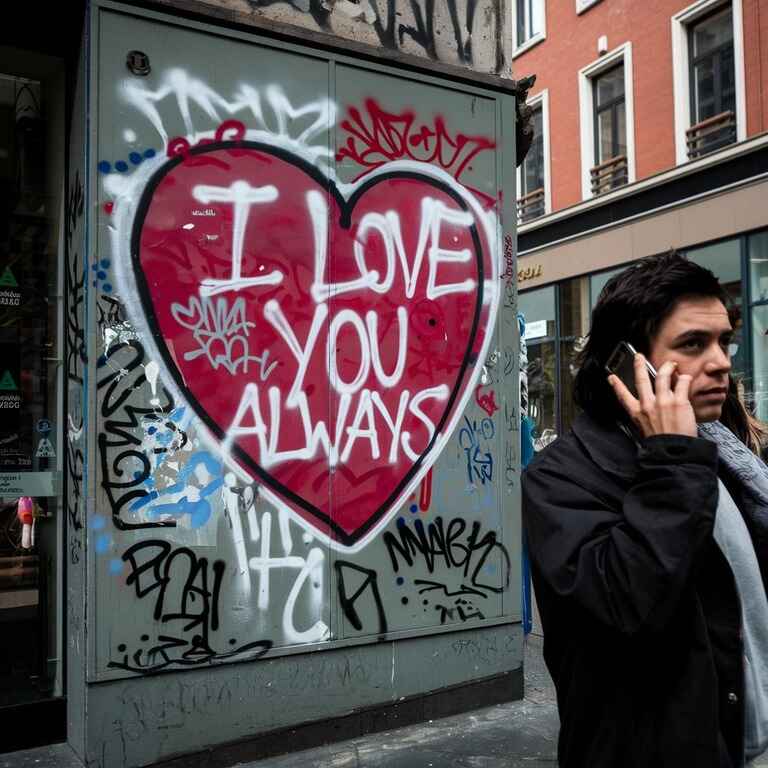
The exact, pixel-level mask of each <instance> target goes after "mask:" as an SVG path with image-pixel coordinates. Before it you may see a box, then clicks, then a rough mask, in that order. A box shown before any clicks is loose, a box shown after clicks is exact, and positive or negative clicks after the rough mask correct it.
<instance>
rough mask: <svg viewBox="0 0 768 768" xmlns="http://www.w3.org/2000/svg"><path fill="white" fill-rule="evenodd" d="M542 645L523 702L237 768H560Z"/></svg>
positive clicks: (531, 645) (529, 665)
mask: <svg viewBox="0 0 768 768" xmlns="http://www.w3.org/2000/svg"><path fill="white" fill-rule="evenodd" d="M541 643H542V638H541V637H539V636H536V635H530V636H529V640H528V643H527V647H526V653H525V687H526V693H525V699H524V700H523V701H518V702H513V703H511V704H502V705H498V706H495V707H488V708H487V709H480V710H475V711H474V712H470V713H467V714H464V715H456V716H454V717H446V718H443V719H441V720H431V721H429V722H428V723H423V724H420V725H413V726H408V727H406V728H400V729H398V730H395V731H385V732H383V733H377V734H374V735H372V736H367V737H364V738H359V739H354V740H352V741H346V742H341V743H339V744H335V745H332V746H328V747H319V748H317V749H309V750H305V751H303V752H296V753H293V754H291V755H284V756H283V757H272V758H269V759H266V760H258V761H256V762H254V763H247V764H241V765H240V767H239V768H310V767H311V768H502V767H503V768H556V767H557V760H556V757H555V755H556V751H557V729H558V719H557V709H556V705H555V692H554V688H553V686H552V681H551V679H550V677H549V675H548V674H547V670H546V668H545V667H544V662H543V660H542V658H541Z"/></svg>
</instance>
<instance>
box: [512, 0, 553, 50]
mask: <svg viewBox="0 0 768 768" xmlns="http://www.w3.org/2000/svg"><path fill="white" fill-rule="evenodd" d="M544 2H545V0H515V3H514V6H513V7H514V9H515V24H514V30H515V39H514V48H515V53H516V54H517V53H522V52H523V51H524V50H527V49H528V48H530V47H531V46H533V45H535V44H536V43H538V42H540V41H541V40H543V39H544V37H545V36H546V23H545V13H544V10H545V9H544Z"/></svg>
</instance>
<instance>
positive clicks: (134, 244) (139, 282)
mask: <svg viewBox="0 0 768 768" xmlns="http://www.w3.org/2000/svg"><path fill="white" fill-rule="evenodd" d="M220 149H234V150H238V149H251V150H254V151H256V152H261V153H264V154H267V155H272V156H273V157H276V158H278V159H280V160H283V161H285V162H287V163H289V164H291V165H293V166H295V167H297V168H299V169H300V170H302V171H304V173H306V174H307V175H308V176H309V177H310V178H311V179H313V180H314V181H315V182H316V183H317V184H318V185H319V186H320V187H321V188H322V189H324V190H326V191H327V192H328V193H329V194H330V195H331V196H332V197H333V198H334V200H336V203H337V205H338V206H339V210H340V211H341V216H340V220H339V226H340V227H341V228H342V229H349V227H350V226H351V224H352V212H353V210H354V208H355V205H356V204H357V202H358V200H359V199H360V198H361V197H362V196H363V195H364V194H365V192H366V191H367V190H368V189H370V188H371V187H373V186H375V185H376V184H379V183H380V182H382V181H386V180H389V179H414V180H417V181H420V182H422V183H424V182H426V183H427V184H430V185H432V186H433V187H435V188H437V189H439V190H440V191H441V192H444V193H445V194H447V195H448V196H449V197H450V198H451V199H452V200H453V201H454V202H456V203H457V204H458V205H459V207H460V208H461V209H462V210H464V211H469V206H468V205H467V203H466V201H465V200H464V199H463V198H462V197H461V195H459V194H458V192H456V191H455V190H454V189H453V188H452V187H450V186H449V185H448V184H445V183H443V182H441V181H439V180H438V179H434V178H432V177H430V176H427V175H426V174H420V173H418V172H415V171H392V172H391V173H382V174H379V175H377V176H375V177H374V178H372V179H370V180H369V181H367V182H365V183H363V184H362V185H361V186H360V187H358V188H357V189H356V190H355V192H354V193H353V194H352V195H351V197H350V198H349V200H346V199H345V198H344V197H343V196H342V195H341V193H340V192H339V190H338V189H337V187H336V184H335V182H334V181H333V180H331V179H329V178H328V177H327V176H325V175H324V174H323V173H322V172H321V171H320V170H319V169H318V168H316V167H315V166H313V165H311V164H310V163H308V162H307V161H305V160H302V159H301V158H299V157H296V156H295V155H294V154H292V153H290V152H288V151H287V150H284V149H281V148H279V147H274V146H272V145H270V144H265V143H262V142H256V141H217V142H210V143H206V144H200V145H197V146H195V147H192V148H191V149H190V150H188V151H186V152H185V153H184V154H183V155H182V154H179V155H176V156H174V157H172V158H169V160H168V162H167V163H165V164H164V165H163V166H162V167H160V168H158V169H157V171H155V173H153V174H152V176H151V177H150V179H149V181H148V182H147V184H146V186H145V187H144V191H143V192H142V195H141V199H140V200H139V204H138V206H137V208H136V214H135V216H134V219H133V225H132V229H131V266H132V268H133V276H134V281H135V284H136V288H137V290H138V293H139V298H140V300H141V304H142V309H143V310H144V317H145V320H146V322H147V325H148V326H149V329H150V331H151V333H152V336H153V338H154V340H155V344H156V345H157V349H158V351H159V352H160V355H161V357H162V358H163V363H164V364H165V369H166V371H167V372H168V373H169V374H170V375H171V376H172V377H173V380H174V383H175V384H176V386H177V387H178V389H179V391H180V392H181V393H182V395H183V396H184V398H185V399H186V401H187V402H188V403H189V404H190V405H191V406H192V408H193V409H194V411H195V413H196V414H197V416H198V417H199V418H200V419H201V420H202V421H203V422H204V423H205V425H206V426H207V427H208V429H209V430H210V431H211V433H212V434H214V435H216V437H217V438H218V439H219V442H220V443H221V442H223V441H224V440H225V439H226V435H225V434H224V430H223V429H222V427H221V426H220V425H219V424H218V423H217V422H216V421H214V420H213V418H212V417H211V416H210V415H209V414H208V412H207V411H206V409H205V408H203V407H202V405H201V403H200V402H198V400H197V398H196V397H195V396H194V395H193V394H192V392H191V391H190V390H189V389H188V387H187V386H186V384H185V383H184V379H183V377H182V376H181V371H180V370H179V368H178V367H177V365H176V363H175V361H174V359H173V357H172V356H171V354H170V350H169V349H168V346H167V345H166V343H165V339H164V337H163V335H162V333H161V332H160V328H159V324H158V322H157V317H156V315H155V307H154V303H153V301H152V296H151V294H150V290H149V285H148V283H147V279H146V276H145V274H144V270H143V269H142V266H141V253H140V250H141V249H140V243H141V231H142V229H143V226H144V220H145V219H146V216H147V211H148V209H149V205H150V203H151V201H152V197H153V196H154V193H155V189H157V186H158V184H160V182H161V181H162V180H163V179H164V178H165V176H167V175H168V173H170V172H171V171H172V170H173V169H174V168H175V167H176V166H177V165H179V164H180V163H182V162H184V159H185V157H188V156H190V155H200V154H204V153H206V152H214V151H217V150H220ZM472 215H473V218H474V213H473V214H472ZM469 230H470V233H471V236H472V244H473V245H474V248H475V258H476V261H477V276H478V281H477V285H478V288H477V301H476V303H475V311H474V313H473V317H472V328H471V330H470V332H469V342H468V344H467V348H466V350H465V352H464V357H463V358H462V361H461V366H460V368H459V374H458V376H457V377H456V384H455V385H454V387H453V389H452V390H451V394H450V395H449V397H448V403H447V405H446V407H445V410H444V411H443V415H442V417H441V418H440V421H439V423H438V424H436V425H435V432H434V434H433V435H432V439H431V440H430V441H429V443H428V444H427V447H426V448H425V449H424V451H423V452H422V453H421V454H420V455H419V458H418V459H417V460H416V461H414V462H413V464H412V465H411V468H410V469H409V470H408V472H406V473H405V475H404V476H403V477H402V479H401V480H400V482H398V484H397V486H396V487H395V489H394V490H393V491H392V493H390V495H389V496H388V497H387V499H386V501H384V502H383V503H382V504H381V505H380V506H379V507H378V509H376V510H375V512H373V514H371V515H370V516H369V517H368V518H367V519H366V521H365V522H364V523H363V524H362V525H361V526H360V527H358V528H356V529H355V530H354V531H352V532H351V533H347V532H346V531H345V530H344V529H343V528H341V527H340V526H339V525H338V524H337V523H336V522H334V520H333V519H332V518H331V517H330V516H329V515H327V514H326V513H325V512H323V511H322V510H320V509H318V508H317V507H315V506H314V505H313V504H310V503H309V502H308V501H307V500H306V499H304V498H303V497H301V496H299V495H298V494H297V493H295V492H294V491H292V490H291V489H290V488H288V487H286V486H284V485H283V484H282V483H281V482H279V481H278V480H277V479H276V478H274V477H273V476H272V475H270V474H269V472H267V471H266V470H264V469H263V468H262V467H261V466H259V465H258V464H257V463H256V462H255V461H254V460H253V459H252V458H251V456H250V454H248V453H247V452H246V451H245V450H243V449H242V448H241V447H240V446H239V445H238V444H237V443H233V445H232V447H231V451H232V452H233V453H234V454H235V455H236V457H237V459H238V461H239V462H240V463H241V465H244V466H246V467H248V468H249V469H250V470H252V471H253V472H254V473H255V475H256V476H257V477H258V478H259V479H260V480H261V482H263V483H264V484H265V485H267V486H269V488H270V489H272V490H273V491H274V492H276V493H277V494H278V496H280V497H281V498H283V499H285V500H286V501H288V502H289V503H290V504H291V505H292V506H293V507H294V508H297V507H298V508H300V509H303V510H304V511H305V512H308V513H309V514H310V515H311V516H312V517H314V518H316V519H317V520H320V521H321V522H323V523H324V524H325V525H326V526H328V529H329V530H330V531H331V532H332V534H333V538H335V539H336V540H337V541H339V542H340V543H341V544H343V545H344V546H352V545H354V544H356V543H357V542H358V541H359V540H360V539H361V538H363V537H364V536H365V534H366V533H367V532H368V531H369V530H370V529H371V528H373V527H374V526H375V525H376V524H377V523H378V521H379V520H381V518H382V517H383V516H384V515H386V514H388V513H389V512H390V507H391V505H393V504H394V503H395V501H396V500H397V498H398V497H399V496H400V494H401V492H402V490H403V488H405V486H406V485H408V483H409V482H410V481H411V479H412V478H413V477H414V475H416V474H417V473H418V471H419V470H420V469H421V467H422V465H423V464H424V461H425V459H426V457H427V456H428V455H429V454H430V452H431V451H432V448H433V447H434V445H435V441H436V440H437V438H438V436H439V435H440V434H441V432H442V430H443V428H444V427H445V424H446V422H447V420H448V416H449V414H450V413H451V411H452V409H453V406H454V404H455V402H456V398H457V397H458V395H459V392H460V391H461V388H462V386H461V385H462V382H463V381H464V377H465V375H466V372H467V369H468V368H469V366H470V364H471V363H473V362H475V361H473V360H472V357H473V355H472V348H473V347H474V344H475V340H476V338H477V331H478V328H479V326H480V314H481V312H482V307H483V287H484V280H485V270H484V267H483V257H484V255H483V249H482V245H481V243H480V236H479V235H478V232H477V225H476V223H475V222H473V223H472V225H471V226H470V227H469ZM438 457H439V454H438V455H437V456H435V458H434V460H433V463H434V462H435V461H437V459H438Z"/></svg>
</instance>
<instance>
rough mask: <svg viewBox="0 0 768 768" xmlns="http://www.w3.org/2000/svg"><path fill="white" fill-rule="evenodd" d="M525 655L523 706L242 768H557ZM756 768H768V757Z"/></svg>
mask: <svg viewBox="0 0 768 768" xmlns="http://www.w3.org/2000/svg"><path fill="white" fill-rule="evenodd" d="M541 646H542V638H541V637H540V636H539V635H537V634H532V635H529V637H528V642H527V644H526V649H525V699H524V700H523V701H518V702H513V703H511V704H503V705H499V706H495V707H488V708H487V709H481V710H476V711H474V712H469V713H467V714H464V715H456V716H454V717H447V718H443V719H440V720H431V721H429V722H428V723H422V724H420V725H413V726H409V727H406V728H400V729H397V730H393V731H385V732H383V733H377V734H373V735H371V736H367V737H363V738H359V739H353V740H351V741H345V742H340V743H338V744H334V745H331V746H327V747H318V748H316V749H309V750H305V751H303V752H295V753H293V754H290V755H283V756H282V757H272V758H268V759H265V760H258V761H256V762H252V763H240V764H238V766H237V768H557V760H556V757H555V754H556V747H557V729H558V719H557V709H556V706H555V692H554V687H553V686H552V681H551V679H550V677H549V675H548V674H547V670H546V668H545V666H544V662H543V660H542V658H541ZM0 768H82V764H81V763H80V762H79V761H77V760H76V759H75V758H74V755H73V754H72V752H71V751H70V750H69V748H68V747H66V746H65V745H57V746H55V747H46V748H44V749H39V750H38V749H35V750H28V751H26V752H15V753H13V754H7V755H0ZM753 768H768V755H766V756H765V757H763V758H762V759H761V760H760V761H759V762H757V763H755V764H754V766H753Z"/></svg>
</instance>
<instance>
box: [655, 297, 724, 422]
mask: <svg viewBox="0 0 768 768" xmlns="http://www.w3.org/2000/svg"><path fill="white" fill-rule="evenodd" d="M732 339H733V329H732V327H731V321H730V320H729V319H728V312H727V311H726V309H725V307H724V306H723V303H722V302H721V301H719V300H718V299H713V298H704V297H702V298H695V297H693V298H688V299H681V300H680V301H679V302H678V303H677V304H676V306H675V308H674V309H673V310H672V313H671V314H670V315H669V317H667V319H666V320H665V321H664V322H663V323H662V324H661V327H660V328H659V331H658V333H657V334H656V337H655V338H654V339H652V340H651V349H650V355H649V358H648V359H649V361H650V363H651V365H653V367H654V368H655V369H656V370H658V369H659V368H660V367H661V365H662V364H663V363H665V362H666V361H667V360H674V361H675V362H676V363H677V371H676V372H677V373H678V374H688V375H689V376H690V377H691V389H690V398H691V405H692V406H693V411H694V413H695V414H696V421H698V422H704V421H716V420H717V419H719V418H720V412H721V411H722V409H723V403H724V402H725V396H726V393H727V392H728V373H729V371H730V370H731V359H730V355H729V352H728V347H729V345H730V343H731V341H732Z"/></svg>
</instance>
